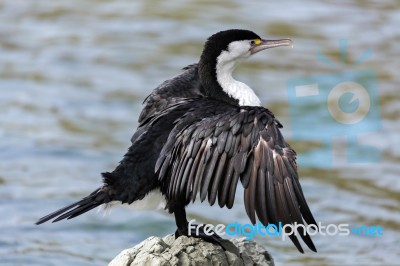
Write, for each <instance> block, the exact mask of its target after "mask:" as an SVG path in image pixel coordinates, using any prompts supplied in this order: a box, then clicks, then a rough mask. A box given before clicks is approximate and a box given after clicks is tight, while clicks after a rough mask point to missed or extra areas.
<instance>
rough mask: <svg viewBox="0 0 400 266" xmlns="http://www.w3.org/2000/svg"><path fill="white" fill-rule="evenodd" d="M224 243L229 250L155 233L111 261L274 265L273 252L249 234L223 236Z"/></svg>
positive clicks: (122, 265) (127, 264) (122, 264)
mask: <svg viewBox="0 0 400 266" xmlns="http://www.w3.org/2000/svg"><path fill="white" fill-rule="evenodd" d="M223 245H224V247H225V248H226V251H224V250H223V249H222V248H221V247H220V246H219V245H214V244H211V243H209V242H205V241H203V240H202V239H199V238H194V237H186V236H181V237H178V238H177V239H175V236H174V235H168V236H166V237H164V238H159V237H155V236H152V237H149V238H148V239H146V240H144V241H143V242H141V243H140V244H138V245H136V246H134V247H132V248H129V249H126V250H124V251H122V252H121V253H120V254H119V255H117V256H116V257H115V258H114V259H113V260H112V261H111V262H110V264H108V265H109V266H134V265H149V266H150V265H161V266H167V265H168V266H169V265H182V266H188V265H215V266H217V265H221V266H222V265H224V266H225V265H226V266H230V265H234V266H236V265H237V266H239V265H268V266H273V265H274V261H273V259H272V257H271V255H270V254H269V253H268V252H267V251H266V250H265V249H264V248H262V247H261V246H259V245H258V244H257V243H256V242H254V241H247V240H246V239H245V238H241V239H232V240H223Z"/></svg>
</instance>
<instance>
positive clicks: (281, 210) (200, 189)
mask: <svg viewBox="0 0 400 266" xmlns="http://www.w3.org/2000/svg"><path fill="white" fill-rule="evenodd" d="M182 123H184V122H183V121H182V122H181V123H179V122H178V123H177V125H176V126H175V127H176V128H178V129H179V130H176V131H178V132H177V133H176V134H173V132H174V131H173V132H172V134H170V136H169V139H168V141H167V144H166V145H165V146H164V148H163V150H162V152H161V154H160V157H159V159H158V161H157V164H156V171H157V172H158V174H159V179H160V181H161V183H162V184H163V186H164V189H163V191H164V192H165V193H166V196H167V198H169V199H171V200H173V199H185V200H186V202H187V203H189V201H190V200H191V201H194V200H195V199H196V197H197V195H198V194H199V195H200V200H201V201H204V200H205V199H206V198H208V201H209V203H210V205H213V204H214V203H215V202H216V201H217V199H218V204H219V206H221V207H223V206H227V207H228V208H231V207H232V206H233V203H234V199H235V193H236V187H237V184H238V181H239V179H240V181H241V183H242V185H243V187H244V203H245V208H246V212H247V215H248V216H249V218H250V220H251V222H252V223H253V224H255V223H256V216H257V217H258V219H259V220H260V221H261V222H262V224H264V225H268V224H276V225H278V223H279V222H282V224H283V225H284V224H294V223H297V224H304V220H305V221H306V222H307V223H308V224H315V225H316V222H315V220H314V218H313V216H312V214H311V211H310V209H309V207H308V205H307V203H306V200H305V197H304V195H303V192H302V189H301V186H300V183H299V179H298V174H297V167H296V161H295V159H296V153H295V151H294V150H293V149H291V147H290V146H289V145H288V144H287V143H286V142H285V141H284V139H283V137H282V135H281V133H280V131H279V128H280V127H282V126H281V124H280V123H279V122H278V121H277V120H276V119H275V118H274V116H273V114H272V113H271V112H270V111H268V110H267V109H264V108H262V107H242V108H230V109H229V110H227V111H226V112H224V113H222V114H218V115H214V116H210V117H207V118H204V119H202V120H200V121H196V122H194V123H192V124H190V125H186V126H182V125H180V124H182ZM298 233H300V235H301V237H302V238H303V240H304V242H305V243H306V244H307V245H308V246H309V247H310V249H312V250H314V251H315V247H314V244H313V242H312V241H311V238H310V237H309V235H308V234H305V233H304V232H303V230H301V228H300V229H299V232H298ZM290 238H291V240H292V241H293V243H294V244H295V245H296V247H297V248H298V249H299V251H300V252H303V250H302V248H301V246H300V243H299V241H298V240H297V238H296V236H295V235H291V236H290Z"/></svg>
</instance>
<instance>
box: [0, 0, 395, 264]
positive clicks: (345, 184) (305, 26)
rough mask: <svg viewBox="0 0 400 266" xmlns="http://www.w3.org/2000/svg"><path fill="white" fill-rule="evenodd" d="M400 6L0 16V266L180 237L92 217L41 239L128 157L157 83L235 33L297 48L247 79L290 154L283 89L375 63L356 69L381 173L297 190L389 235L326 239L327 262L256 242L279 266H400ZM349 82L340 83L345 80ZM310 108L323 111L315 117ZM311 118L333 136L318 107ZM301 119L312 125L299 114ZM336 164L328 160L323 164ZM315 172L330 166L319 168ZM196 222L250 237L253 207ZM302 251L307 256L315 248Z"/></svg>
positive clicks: (327, 219) (319, 210)
mask: <svg viewBox="0 0 400 266" xmlns="http://www.w3.org/2000/svg"><path fill="white" fill-rule="evenodd" d="M399 25H400V3H399V2H398V1H391V0H383V1H340V2H337V1H330V0H325V1H316V0H311V1H307V2H305V1H295V0H293V1H286V0H284V1H275V2H273V1H261V0H260V1H239V0H236V1H228V0H226V1H218V2H217V1H197V0H196V1H194V0H192V1H179V0H169V1H161V0H150V1H144V0H143V1H128V0H117V1H104V0H84V1H78V0H69V1H53V0H30V1H24V0H2V1H1V2H0V217H1V218H0V265H104V264H106V263H108V262H109V261H110V260H111V259H112V258H113V257H114V256H115V255H117V254H118V253H119V252H120V251H121V250H123V249H125V248H128V247H131V246H133V245H135V244H137V243H139V242H140V241H142V240H144V239H145V238H147V237H149V236H152V235H156V236H164V235H166V234H169V233H172V232H174V231H175V224H174V219H173V217H172V216H171V215H169V214H167V213H166V212H165V211H163V210H159V211H136V212H132V211H129V210H126V209H124V208H115V209H114V210H112V212H111V215H106V216H104V215H103V214H101V213H98V212H96V211H91V212H89V213H87V214H85V215H84V216H82V217H79V218H77V219H73V220H70V221H68V222H61V223H56V224H45V225H42V226H35V225H34V222H35V221H36V220H37V219H38V218H39V217H41V216H43V215H44V214H47V213H49V212H50V211H54V210H55V209H58V208H60V207H62V206H64V205H66V204H69V203H71V202H74V201H76V200H78V199H80V198H81V197H83V196H85V195H87V194H88V193H90V192H91V191H92V190H94V189H95V188H97V186H98V185H99V184H100V175H99V173H100V172H103V171H107V170H112V169H113V167H115V166H116V165H117V163H118V161H119V160H120V159H121V158H122V155H123V154H124V152H125V151H126V149H127V147H128V146H129V144H130V137H131V135H132V134H133V132H134V130H135V128H136V126H137V118H138V114H139V112H140V110H141V107H142V101H143V99H144V98H145V97H146V96H147V95H148V94H149V93H150V92H151V90H152V89H153V88H155V87H156V86H157V85H158V84H160V83H161V82H162V81H164V80H165V79H167V78H170V77H171V76H173V75H176V74H178V73H179V72H180V68H182V67H184V66H185V65H188V64H191V63H194V62H197V60H198V58H199V55H200V53H201V49H202V45H203V42H204V41H205V39H206V38H207V37H208V36H210V35H211V34H213V33H215V32H217V31H219V30H224V29H229V28H246V29H251V30H254V31H255V32H257V33H258V34H260V35H262V36H265V37H269V38H283V37H284V38H292V39H293V40H294V42H295V46H294V48H293V49H290V48H279V49H273V50H269V51H265V52H263V53H260V54H258V55H257V56H254V57H253V58H252V59H251V60H249V61H248V62H246V63H244V64H242V65H241V67H240V69H239V70H238V71H237V74H236V77H237V79H239V80H241V81H244V82H246V83H247V84H249V85H250V86H251V87H252V88H254V90H255V91H256V93H257V94H258V95H259V96H260V98H261V99H262V102H263V105H264V106H266V107H268V108H269V109H271V110H272V111H273V112H274V113H275V114H276V116H277V117H278V118H279V119H280V121H281V122H282V123H283V124H284V125H285V128H284V131H283V133H284V135H285V136H287V140H288V141H289V142H290V143H291V144H292V146H293V147H294V148H295V149H296V150H298V151H300V152H301V151H303V150H306V149H307V147H308V146H309V145H313V144H315V143H313V141H312V140H310V141H308V142H307V141H306V142H304V141H296V140H293V139H292V140H291V136H292V135H293V134H292V133H293V132H291V126H290V125H291V119H296V117H290V115H289V111H288V108H289V106H288V96H287V92H286V81H287V80H289V79H291V78H295V77H302V76H309V75H316V74H322V73H334V72H335V71H337V70H338V69H336V70H335V69H332V68H331V67H330V66H329V65H326V64H324V63H322V62H319V61H318V60H317V59H316V54H317V53H319V52H321V53H324V54H326V55H327V56H328V57H329V58H330V59H331V60H332V61H334V62H340V53H339V46H338V40H339V39H347V40H348V45H349V47H348V56H349V57H348V60H350V61H354V60H356V59H357V58H358V57H359V56H360V55H361V54H362V53H363V52H364V51H366V50H367V49H371V51H372V57H371V58H369V59H368V60H366V61H365V62H363V63H362V64H360V65H358V66H356V67H355V68H349V69H356V70H357V69H359V70H361V69H372V70H374V71H375V72H376V74H377V79H378V88H379V97H380V108H381V115H382V130H380V131H379V132H377V133H375V134H372V135H368V137H367V138H366V139H365V141H366V143H368V144H370V145H373V146H375V147H377V148H379V150H380V152H381V161H380V162H376V163H370V164H362V165H352V164H346V163H342V164H340V165H336V166H334V167H333V168H330V169H329V168H328V169H326V168H318V167H315V168H301V165H300V174H301V182H302V185H303V189H304V191H305V195H306V197H307V199H308V201H309V205H310V206H311V209H312V211H313V213H314V215H315V217H316V219H317V220H318V221H321V222H322V223H325V224H329V223H333V224H339V223H348V224H351V225H367V226H370V225H378V224H379V225H381V226H382V227H383V228H384V236H380V237H371V236H349V237H339V236H336V237H323V236H316V237H314V238H313V239H314V242H315V244H316V246H317V248H318V253H313V252H311V251H309V250H307V249H306V253H305V254H304V255H302V254H299V253H298V252H297V250H296V249H295V247H294V246H293V245H292V243H291V242H290V241H281V240H280V239H278V238H265V237H257V238H256V240H257V241H258V242H259V243H261V244H263V245H264V246H266V247H267V248H268V250H269V251H270V252H271V254H272V255H273V257H274V258H275V261H276V263H277V265H389V264H396V263H398V262H399V261H400V248H399V247H400V212H399V211H400V194H399V193H400V182H399V181H398V180H399V179H398V178H399V173H400V152H399V151H400V149H399V139H400V138H399V133H398V132H399V131H400V123H399V117H400V116H399V114H400V101H399V100H400V94H399V84H400V78H399V74H398V71H399V67H400V64H399V53H400V46H399V42H400V32H399ZM341 69H342V68H340V69H339V70H341ZM310 108H311V107H310ZM312 108H315V112H314V114H313V117H311V118H310V124H309V125H308V126H307V129H308V130H312V127H313V124H314V123H315V124H318V123H322V122H323V117H322V116H321V115H320V112H319V111H318V110H320V108H326V105H324V104H323V103H321V104H320V105H317V106H313V107H312ZM299 115H301V114H299ZM326 152H329V150H327V151H326ZM308 159H309V160H311V161H316V162H317V161H318V160H320V158H319V157H318V156H315V157H311V158H308ZM188 214H189V216H190V218H194V219H196V220H197V221H200V222H208V223H213V224H217V223H225V224H227V223H231V222H233V221H239V222H241V223H248V222H249V220H248V218H247V216H246V213H245V210H244V205H243V200H242V195H241V194H240V193H239V195H238V196H237V199H236V203H235V206H234V208H233V209H232V210H229V211H228V210H220V209H219V208H216V207H213V208H210V207H208V206H207V205H205V204H204V205H201V204H195V205H193V206H191V207H190V208H189V209H188ZM304 246H305V245H304Z"/></svg>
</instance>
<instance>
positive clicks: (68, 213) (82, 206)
mask: <svg viewBox="0 0 400 266" xmlns="http://www.w3.org/2000/svg"><path fill="white" fill-rule="evenodd" d="M107 192H108V188H107V187H101V188H98V189H96V190H95V191H93V192H92V193H91V194H90V195H89V196H87V197H84V198H83V199H81V200H80V201H78V202H75V203H73V204H71V205H68V206H66V207H64V208H61V209H59V210H58V211H55V212H53V213H50V214H48V215H46V216H44V217H42V218H40V219H39V220H38V221H37V222H36V224H42V223H45V222H47V221H48V220H51V219H53V218H56V217H57V218H56V219H54V220H53V223H54V222H58V221H60V220H63V219H65V218H67V219H71V218H74V217H76V216H79V215H81V214H83V213H85V212H87V211H90V210H91V209H94V208H96V207H97V206H100V205H101V204H103V203H108V202H110V197H109V194H108V193H107ZM71 209H72V210H71Z"/></svg>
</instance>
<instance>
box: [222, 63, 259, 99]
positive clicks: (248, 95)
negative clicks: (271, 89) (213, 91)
mask: <svg viewBox="0 0 400 266" xmlns="http://www.w3.org/2000/svg"><path fill="white" fill-rule="evenodd" d="M237 64H238V61H228V62H221V61H220V60H217V66H216V78H217V82H218V84H219V85H220V86H221V88H222V90H223V91H224V92H225V93H226V94H228V95H229V96H230V97H232V98H234V99H237V100H238V102H239V105H240V106H260V105H261V102H260V99H259V98H258V97H257V95H256V94H255V93H254V91H253V90H252V89H251V88H250V87H249V86H247V85H246V84H245V83H243V82H240V81H237V80H236V79H234V78H233V76H232V73H233V71H234V70H235V67H236V65H237Z"/></svg>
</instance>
